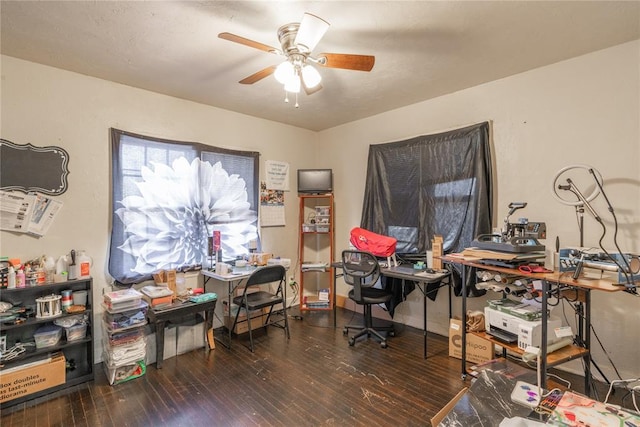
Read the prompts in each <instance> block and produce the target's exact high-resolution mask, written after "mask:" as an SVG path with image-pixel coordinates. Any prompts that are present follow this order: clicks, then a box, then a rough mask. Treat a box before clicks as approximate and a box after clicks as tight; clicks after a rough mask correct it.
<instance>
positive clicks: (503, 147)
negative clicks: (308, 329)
mask: <svg viewBox="0 0 640 427" xmlns="http://www.w3.org/2000/svg"><path fill="white" fill-rule="evenodd" d="M639 52H640V44H639V43H638V42H637V41H636V42H632V43H627V44H623V45H620V46H617V47H613V48H610V49H607V50H604V51H599V52H595V53H591V54H588V55H585V56H582V57H578V58H575V59H572V60H568V61H564V62H561V63H558V64H555V65H551V66H547V67H544V68H540V69H536V70H533V71H529V72H526V73H522V74H519V75H516V76H513V77H509V78H505V79H502V80H499V81H494V82H491V83H488V84H484V85H481V86H477V87H474V88H471V89H468V90H464V91H460V92H457V93H453V94H450V95H447V96H443V97H440V98H437V99H433V100H429V101H425V102H422V103H418V104H415V105H411V106H407V107H404V108H400V109H397V110H394V111H390V112H387V113H384V114H380V115H377V116H375V117H369V118H367V119H363V120H360V121H357V122H352V123H348V124H345V125H343V126H339V127H336V128H333V129H330V130H327V131H324V132H321V133H320V139H319V141H318V143H319V145H320V146H321V147H322V148H323V150H322V151H321V153H320V155H321V157H320V160H319V162H320V163H321V164H322V165H323V166H325V167H332V168H333V169H334V179H335V182H336V185H335V187H336V188H337V189H338V190H337V191H336V203H335V205H336V208H335V213H336V236H337V237H336V254H339V253H340V251H341V250H342V249H345V248H346V247H347V245H348V233H349V230H350V229H351V228H352V227H353V226H356V225H359V223H360V216H361V210H362V194H363V191H364V178H365V175H366V163H367V153H368V146H369V144H379V143H385V142H392V141H400V140H404V139H407V138H410V137H413V136H417V135H427V134H432V133H437V132H440V131H444V130H448V129H454V128H459V127H463V126H466V125H469V124H473V123H479V122H483V121H491V122H492V129H493V146H492V149H493V156H494V162H495V164H494V173H495V183H496V190H497V191H496V196H497V202H496V206H495V208H496V210H495V212H496V217H495V219H494V221H495V222H496V224H494V226H500V225H501V223H502V221H503V219H504V217H505V215H506V213H507V211H508V208H507V206H508V204H509V203H510V202H512V201H526V202H528V206H527V207H526V208H525V209H523V210H521V211H518V213H517V214H516V215H514V217H513V218H512V220H515V219H516V218H518V217H527V218H529V220H531V221H544V222H546V224H547V229H548V239H547V240H546V242H545V243H546V244H547V246H548V247H551V248H553V246H554V242H555V237H556V236H559V238H560V242H561V246H562V247H566V246H577V245H578V243H579V232H578V227H577V225H576V220H575V213H574V209H573V207H570V206H565V205H563V204H560V203H559V202H558V201H556V199H555V198H553V196H552V193H551V188H552V181H553V178H554V176H555V175H556V172H557V171H559V170H560V169H561V168H563V167H564V166H567V165H570V164H575V163H586V164H589V165H592V166H594V167H595V168H596V169H598V170H599V171H600V172H601V173H602V176H603V177H604V180H605V190H606V192H607V195H608V197H609V199H610V200H611V203H612V204H613V206H614V208H615V211H616V214H617V215H618V221H619V223H620V231H619V234H618V240H619V243H620V246H621V248H622V250H623V252H632V253H638V252H640V240H639V239H638V224H639V223H640V169H639V168H638V165H640V131H639V124H640V120H639V117H640V116H639V114H640V108H639V100H640V97H639V95H640V84H639V82H640V67H639V64H640V54H639ZM469 72H473V70H469ZM323 154H324V157H322V155H323ZM593 204H594V207H595V208H596V209H597V210H598V212H599V213H600V215H601V216H602V217H603V218H604V219H605V221H606V224H607V227H608V230H609V232H608V234H607V238H606V239H605V242H604V244H605V247H606V248H608V249H613V250H615V248H613V243H612V237H611V236H612V234H613V223H612V218H611V216H610V215H608V212H607V209H606V205H605V204H604V198H603V197H602V196H600V197H598V198H597V199H596V200H595V201H594V202H593ZM600 234H601V228H600V226H599V225H598V224H597V223H596V222H595V220H593V218H591V217H589V216H588V214H587V216H586V217H585V245H586V246H597V245H598V239H599V237H600ZM338 288H339V290H338V293H339V294H343V295H344V294H346V293H347V289H346V286H345V285H344V284H343V283H342V282H340V283H339V284H338ZM489 297H490V298H498V296H497V294H493V295H490V296H489ZM592 299H593V313H592V314H593V325H594V328H595V331H596V333H597V334H598V336H599V337H600V339H601V340H602V342H603V344H604V346H605V348H606V350H607V352H608V353H609V355H610V357H611V358H612V360H613V361H614V363H615V364H616V366H617V368H618V369H619V370H620V372H621V373H622V375H623V377H626V378H628V377H632V376H634V377H635V376H637V375H638V367H637V366H638V365H637V354H638V352H639V351H640V332H638V331H639V328H638V327H637V325H639V324H640V310H639V309H640V298H638V297H633V296H631V295H629V294H627V293H623V292H619V293H616V294H606V293H604V292H593V293H592ZM455 300H456V301H455V307H456V308H455V310H456V311H455V313H458V314H459V313H460V298H456V299H455ZM446 302H447V300H446V297H445V294H444V292H441V293H440V295H439V296H438V298H437V299H436V301H435V302H431V301H429V303H428V304H429V306H428V311H429V330H431V331H434V332H438V333H440V334H443V335H446V334H447V319H448V314H447V303H446ZM470 302H471V308H479V307H482V306H483V305H484V298H479V299H473V300H470ZM421 304H422V299H421V297H420V296H419V292H418V291H415V292H413V293H412V294H411V295H410V297H409V301H408V302H405V303H403V304H402V305H401V306H400V307H399V309H398V311H397V315H396V319H398V320H400V321H402V322H404V323H407V324H410V325H412V326H415V327H421V325H422V320H421V319H422V317H421V316H422V305H421ZM565 311H567V316H569V317H573V315H572V314H571V313H570V311H571V310H570V309H569V308H567V309H566V310H565ZM560 315H561V316H562V314H561V313H560ZM593 347H594V353H595V356H594V357H595V360H596V361H597V362H598V364H599V365H600V367H601V368H602V369H603V370H604V371H605V373H606V374H607V376H608V377H609V379H615V378H616V375H614V373H613V371H612V369H611V366H610V364H609V363H608V361H607V359H606V357H605V355H603V353H602V351H601V350H600V349H599V348H598V347H599V346H598V344H597V343H596V342H594V343H593ZM570 369H572V370H573V369H576V370H579V369H580V367H579V366H578V365H575V366H570Z"/></svg>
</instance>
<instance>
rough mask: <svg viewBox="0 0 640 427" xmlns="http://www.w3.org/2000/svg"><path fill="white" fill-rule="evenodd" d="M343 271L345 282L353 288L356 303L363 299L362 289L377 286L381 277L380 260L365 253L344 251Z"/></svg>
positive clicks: (369, 253)
mask: <svg viewBox="0 0 640 427" xmlns="http://www.w3.org/2000/svg"><path fill="white" fill-rule="evenodd" d="M342 271H343V273H344V276H343V278H344V281H345V282H346V283H347V284H349V285H351V286H353V296H354V298H355V300H356V301H360V300H361V299H362V288H369V287H371V286H373V285H375V284H376V282H377V281H378V278H379V277H380V265H379V264H378V259H377V258H376V257H375V256H374V255H373V254H372V253H371V252H365V251H352V250H345V251H342Z"/></svg>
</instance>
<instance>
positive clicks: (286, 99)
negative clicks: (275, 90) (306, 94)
mask: <svg viewBox="0 0 640 427" xmlns="http://www.w3.org/2000/svg"><path fill="white" fill-rule="evenodd" d="M284 102H285V103H287V104H288V103H289V92H287V91H286V90H285V91H284Z"/></svg>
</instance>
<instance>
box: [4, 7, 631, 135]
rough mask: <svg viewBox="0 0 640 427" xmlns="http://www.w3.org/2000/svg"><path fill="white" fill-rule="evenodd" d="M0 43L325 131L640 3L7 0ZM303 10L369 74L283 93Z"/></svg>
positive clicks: (544, 47) (530, 55) (466, 83)
mask: <svg viewBox="0 0 640 427" xmlns="http://www.w3.org/2000/svg"><path fill="white" fill-rule="evenodd" d="M0 8H1V9H0V12H1V15H2V16H1V18H2V21H1V39H0V42H1V51H2V54H4V55H8V56H13V57H16V58H21V59H25V60H28V61H33V62H37V63H41V64H46V65H50V66H53V67H57V68H62V69H66V70H70V71H74V72H77V73H81V74H86V75H89V76H95V77H99V78H102V79H107V80H111V81H114V82H119V83H122V84H125V85H129V86H134V87H138V88H142V89H147V90H150V91H154V92H158V93H163V94H167V95H171V96H174V97H178V98H183V99H188V100H192V101H196V102H200V103H203V104H208V105H212V106H216V107H220V108H224V109H227V110H232V111H237V112H240V113H244V114H248V115H251V116H255V117H262V118H265V119H269V120H275V121H277V122H282V123H287V124H291V125H294V126H299V127H302V128H307V129H311V130H322V129H326V128H330V127H333V126H337V125H339V124H342V123H347V122H350V121H353V120H357V119H360V118H364V117H369V116H372V115H375V114H378V113H382V112H384V111H388V110H391V109H395V108H398V107H401V106H405V105H409V104H413V103H416V102H419V101H423V100H426V99H430V98H434V97H437V96H440V95H443V94H447V93H452V92H455V91H459V90H461V89H465V88H468V87H472V86H475V85H478V84H481V83H484V82H488V81H492V80H496V79H500V78H503V77H506V76H510V75H513V74H516V73H520V72H523V71H526V70H530V69H533V68H537V67H540V66H544V65H548V64H552V63H555V62H558V61H562V60H564V59H567V58H571V57H575V56H578V55H582V54H585V53H588V52H592V51H595V50H600V49H604V48H607V47H610V46H614V45H617V44H621V43H624V42H627V41H631V40H636V39H639V38H640V2H638V1H593V2H581V1H563V2H560V1H465V2H463V1H408V2H405V1H319V2H302V1H283V2H275V1H228V2H226V1H144V2H141V1H115V2H113V1H35V2H34V1H4V0H2V3H1V4H0ZM304 12H310V13H313V14H315V15H318V16H320V17H322V18H323V19H325V20H326V21H328V22H329V23H330V24H331V27H330V28H329V30H328V32H327V33H326V34H325V36H324V38H323V39H322V40H321V41H320V43H319V44H318V46H317V47H316V49H315V50H314V52H315V53H319V52H332V53H355V54H366V55H374V56H375V57H376V63H375V66H374V68H373V70H372V71H371V72H369V73H367V72H361V71H350V70H341V69H331V68H320V69H319V71H320V73H321V74H322V77H323V82H322V85H323V87H324V88H323V89H322V90H321V91H319V92H317V93H315V94H313V95H310V96H307V95H305V94H304V93H303V94H301V96H300V99H299V102H300V107H299V108H297V109H296V108H294V106H293V103H292V102H290V103H288V104H286V103H284V92H283V89H282V87H281V85H280V84H278V83H277V82H276V81H275V79H274V78H273V77H271V76H270V77H268V78H265V79H263V80H261V81H259V82H257V83H255V84H253V85H241V84H239V83H238V81H239V80H241V79H242V78H244V77H247V76H249V75H251V74H253V73H254V72H256V71H258V70H261V69H263V68H265V67H268V66H270V65H274V64H278V63H279V62H280V61H281V59H280V58H279V57H277V56H275V55H272V54H269V53H266V52H263V51H260V50H256V49H252V48H249V47H247V46H243V45H240V44H237V43H232V42H229V41H225V40H222V39H220V38H218V37H217V35H218V33H220V32H225V31H226V32H231V33H234V34H237V35H240V36H243V37H246V38H249V39H252V40H255V41H258V42H260V43H264V44H267V45H270V46H274V47H280V45H279V42H278V39H277V34H276V31H277V29H278V27H280V26H281V25H283V24H287V23H290V22H299V21H300V19H301V18H302V15H303V13H304Z"/></svg>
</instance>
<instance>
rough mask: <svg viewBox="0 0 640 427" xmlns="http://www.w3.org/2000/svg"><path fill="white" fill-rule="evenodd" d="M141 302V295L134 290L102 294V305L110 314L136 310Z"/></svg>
mask: <svg viewBox="0 0 640 427" xmlns="http://www.w3.org/2000/svg"><path fill="white" fill-rule="evenodd" d="M140 301H142V294H141V293H140V292H138V291H136V290H135V289H122V290H119V291H113V292H109V293H106V294H104V305H105V306H106V308H107V309H108V310H109V311H110V312H112V313H113V312H117V311H120V310H128V309H131V308H136V307H138V306H139V305H140Z"/></svg>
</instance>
